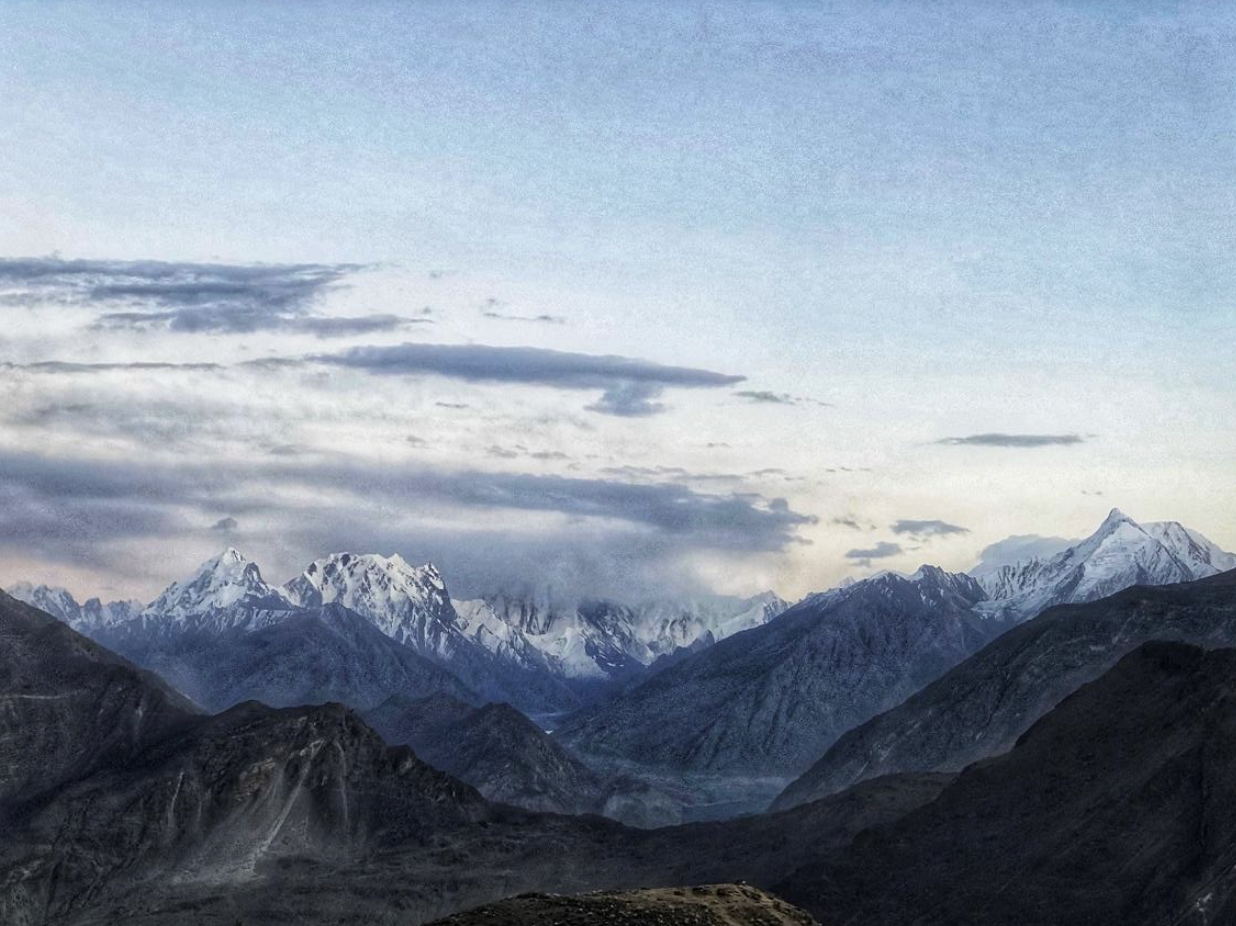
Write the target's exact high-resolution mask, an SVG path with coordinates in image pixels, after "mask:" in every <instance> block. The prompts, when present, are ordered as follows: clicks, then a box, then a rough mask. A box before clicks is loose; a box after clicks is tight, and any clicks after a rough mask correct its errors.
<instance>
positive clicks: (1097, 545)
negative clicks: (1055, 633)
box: [979, 508, 1236, 622]
mask: <svg viewBox="0 0 1236 926" xmlns="http://www.w3.org/2000/svg"><path fill="white" fill-rule="evenodd" d="M1233 566H1236V557H1233V556H1232V554H1229V553H1224V552H1223V551H1222V550H1220V549H1219V548H1218V547H1217V546H1215V545H1214V544H1213V543H1211V542H1210V541H1209V540H1207V539H1206V538H1205V537H1202V536H1201V535H1200V534H1198V533H1196V532H1194V531H1190V530H1188V529H1187V528H1185V527H1183V526H1182V525H1180V524H1177V523H1176V522H1174V521H1165V522H1160V523H1154V524H1147V525H1141V524H1138V523H1137V522H1136V521H1134V520H1133V519H1132V518H1130V517H1129V516H1128V515H1126V514H1125V513H1124V512H1122V511H1120V510H1119V509H1116V508H1113V509H1112V511H1111V513H1110V514H1109V515H1108V516H1107V518H1106V520H1104V522H1103V523H1102V524H1101V525H1100V526H1099V529H1098V530H1097V531H1095V532H1094V533H1093V534H1092V535H1091V536H1089V537H1088V538H1086V539H1085V540H1083V541H1082V542H1081V543H1079V544H1077V545H1075V546H1072V547H1070V548H1068V549H1067V550H1064V551H1063V552H1061V553H1058V554H1056V555H1055V556H1053V557H1051V558H1049V559H1046V560H1038V559H1035V560H1030V561H1029V562H1025V563H1018V564H1016V565H1009V566H1003V567H1001V568H999V569H996V570H994V571H991V572H986V573H984V574H983V575H982V576H981V577H980V578H979V582H980V584H981V585H982V586H983V590H984V591H985V592H986V593H987V596H988V599H989V600H988V601H986V602H984V603H983V604H981V605H980V606H979V610H980V611H981V612H983V613H984V614H986V615H988V616H990V617H992V618H993V619H998V620H1003V621H1011V622H1016V621H1021V620H1027V619H1029V618H1031V617H1034V616H1035V615H1036V614H1040V613H1042V612H1043V611H1044V610H1046V609H1047V608H1049V607H1052V606H1053V605H1057V604H1076V603H1081V602H1085V601H1094V600H1096V599H1099V598H1103V597H1106V596H1107V595H1112V594H1115V593H1116V592H1118V591H1121V590H1122V589H1126V588H1129V587H1130V586H1133V585H1170V584H1173V583H1176V582H1189V581H1192V580H1194V579H1202V578H1205V577H1207V576H1211V575H1215V574H1216V573H1218V572H1221V571H1223V570H1225V569H1230V568H1232V567H1233Z"/></svg>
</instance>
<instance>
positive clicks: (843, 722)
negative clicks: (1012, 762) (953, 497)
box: [558, 510, 1236, 811]
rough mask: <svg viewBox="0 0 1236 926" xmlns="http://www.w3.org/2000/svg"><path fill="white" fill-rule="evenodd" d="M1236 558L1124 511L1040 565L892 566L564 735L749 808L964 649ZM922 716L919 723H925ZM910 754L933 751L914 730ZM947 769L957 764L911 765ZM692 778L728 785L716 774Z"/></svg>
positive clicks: (586, 749) (654, 683)
mask: <svg viewBox="0 0 1236 926" xmlns="http://www.w3.org/2000/svg"><path fill="white" fill-rule="evenodd" d="M1229 564H1233V565H1236V557H1233V556H1232V555H1231V554H1228V553H1224V552H1223V551H1221V550H1219V548H1218V547H1216V546H1215V545H1214V544H1212V543H1210V542H1209V541H1207V540H1206V539H1205V538H1203V537H1201V536H1200V535H1198V534H1196V533H1195V532H1193V531H1189V530H1188V529H1186V528H1184V527H1182V526H1181V525H1179V524H1176V523H1174V522H1166V523H1157V524H1151V525H1148V526H1146V527H1142V526H1139V525H1137V524H1136V523H1135V522H1134V521H1132V519H1130V518H1128V517H1127V516H1126V515H1124V514H1123V513H1122V512H1120V511H1118V510H1113V511H1112V512H1111V514H1109V515H1108V517H1107V518H1106V519H1105V520H1104V521H1103V523H1102V524H1101V525H1100V526H1099V528H1098V529H1097V530H1096V531H1095V533H1094V534H1093V535H1091V536H1090V537H1088V538H1086V539H1085V540H1084V541H1081V542H1080V543H1078V544H1076V545H1074V546H1073V547H1070V548H1068V549H1066V550H1064V551H1063V552H1061V553H1059V554H1057V555H1056V556H1054V557H1052V558H1050V559H1049V560H1047V561H1045V562H1044V561H1038V560H1032V561H1031V562H1029V563H1025V564H1022V565H1021V566H1006V567H1004V568H1002V569H1000V570H998V571H996V572H993V573H988V574H984V575H983V576H981V577H980V578H979V579H974V578H972V577H970V576H967V575H960V574H951V573H947V572H944V571H943V570H941V569H938V568H935V567H930V566H925V567H922V568H921V569H919V570H918V571H917V572H915V573H914V574H912V575H910V576H902V575H899V574H897V573H891V572H888V573H881V574H877V575H876V576H873V577H872V578H869V579H865V580H863V581H860V582H855V583H851V584H848V585H846V586H842V587H840V588H837V589H833V590H831V591H828V592H825V593H822V594H818V595H812V596H809V597H808V598H806V599H805V600H803V601H802V602H800V603H799V604H797V605H796V606H794V607H793V608H791V609H789V610H788V611H786V612H785V613H784V614H782V615H781V616H780V617H779V618H778V619H777V620H775V621H772V622H770V623H769V624H767V625H765V626H762V627H759V628H755V629H752V630H750V631H748V632H746V633H743V634H740V635H738V636H735V637H732V638H730V639H729V640H727V641H724V642H722V643H719V644H717V645H715V646H713V647H711V648H709V649H707V650H705V651H703V652H700V653H697V654H694V655H692V656H690V657H688V658H686V659H684V660H683V661H681V662H680V663H679V664H678V665H676V666H674V667H673V668H671V669H668V670H666V671H665V672H663V673H660V674H659V675H657V676H655V677H653V678H651V679H649V680H648V681H647V682H645V683H643V684H642V685H639V686H638V687H636V688H634V689H632V690H630V691H628V692H625V693H624V694H622V695H620V696H618V697H616V698H612V699H609V700H607V701H603V702H600V703H598V704H596V705H593V706H591V707H588V708H585V709H583V710H581V711H579V712H577V713H576V714H575V715H573V716H572V717H571V718H569V719H568V720H567V721H566V722H565V723H564V724H563V726H562V727H561V729H560V730H559V733H558V735H560V736H561V737H562V739H563V740H564V741H565V742H567V743H568V744H569V745H571V746H572V747H573V748H574V749H576V751H577V752H578V753H579V754H580V755H582V756H583V757H584V758H585V759H587V760H590V761H592V762H593V763H594V764H618V765H620V766H621V767H624V768H626V769H627V770H628V771H631V770H643V773H644V774H664V773H665V772H667V771H669V770H672V771H674V772H677V773H683V772H686V773H688V774H696V775H701V776H711V778H713V779H715V777H716V776H718V775H719V776H722V777H723V778H725V779H727V780H730V781H732V782H733V784H734V788H736V789H737V790H740V791H741V792H742V793H743V794H744V795H745V796H746V799H747V801H748V803H746V804H741V805H739V806H740V807H741V809H744V810H753V809H757V807H758V800H759V798H760V797H761V795H765V794H766V795H767V797H768V798H771V797H772V796H773V793H772V791H774V790H775V789H777V788H779V787H780V785H779V784H778V781H780V782H781V783H782V784H788V783H789V781H790V779H792V778H794V777H796V776H798V775H800V774H802V773H804V772H806V771H807V769H808V767H809V766H811V765H812V763H814V762H815V761H816V760H817V759H819V758H820V757H821V756H822V755H824V753H825V752H826V751H828V750H829V749H830V747H832V746H833V744H834V743H835V742H836V741H837V740H838V738H840V737H842V736H843V735H844V734H847V731H851V730H854V729H855V728H860V729H862V725H863V724H866V723H868V722H869V721H871V722H873V723H874V721H872V718H875V717H877V716H878V715H881V714H883V713H884V712H886V711H890V710H893V709H897V710H903V709H904V708H902V707H899V705H901V704H902V702H903V701H905V699H906V698H909V697H910V696H912V695H915V694H916V692H919V691H920V689H922V688H923V687H924V686H927V685H929V684H930V683H932V682H935V681H936V679H938V678H939V677H940V676H943V675H944V674H945V673H946V672H949V670H951V669H953V667H954V666H956V665H958V663H962V662H963V661H964V660H966V659H967V657H971V656H973V654H975V653H978V652H979V651H980V650H982V651H983V653H984V654H987V653H989V652H990V648H988V649H984V647H986V646H987V645H988V644H992V645H993V646H994V645H998V644H996V643H993V641H997V639H998V638H1000V639H1007V640H1010V641H1012V640H1016V639H1020V637H1019V636H1018V635H1015V634H1010V635H1009V636H1008V637H1007V638H1004V637H1003V635H1004V634H1005V632H1006V631H1008V630H1009V628H1010V627H1011V626H1015V625H1016V624H1017V623H1019V622H1022V621H1025V620H1027V619H1029V618H1032V617H1034V616H1035V615H1036V614H1038V613H1040V611H1041V610H1042V609H1047V608H1050V607H1052V606H1054V605H1059V604H1062V603H1069V602H1084V601H1090V600H1093V599H1095V598H1097V597H1099V596H1101V595H1103V594H1109V593H1111V592H1115V591H1118V590H1120V589H1123V588H1126V587H1128V586H1130V585H1134V584H1139V583H1140V584H1146V585H1157V584H1163V583H1171V582H1180V581H1185V580H1190V579H1198V578H1203V577H1206V576H1210V575H1214V574H1216V573H1218V572H1219V571H1220V570H1221V569H1223V568H1225V567H1229ZM1146 638H1149V637H1145V636H1143V637H1142V639H1146ZM1010 645H1012V644H1011V643H1010ZM1096 645H1097V644H1096ZM1126 651H1127V650H1126ZM974 658H975V659H978V658H980V657H974ZM1112 661H1114V658H1113V660H1112ZM1110 664H1111V662H1110V661H1109V662H1108V663H1106V665H1110ZM1104 667H1106V666H1104ZM1022 677H1023V678H1030V677H1033V676H1025V675H1023V676H1022ZM928 690H931V689H930V688H929V689H928ZM1063 693H1064V692H1061V695H1062V694H1063ZM1051 703H1054V701H1051V700H1048V701H1047V706H1050V704H1051ZM944 716H947V714H945V715H944ZM1033 719H1034V717H1029V718H1027V719H1026V724H1027V725H1028V723H1029V722H1030V721H1032V720H1033ZM911 726H913V729H914V730H915V731H916V734H922V733H923V731H924V730H925V729H927V726H926V724H921V725H915V722H914V721H911ZM1021 729H1024V726H1023V727H1022V728H1021ZM903 732H904V731H903ZM1018 732H1020V730H1019V731H1018ZM856 735H857V734H851V736H856ZM900 735H902V734H900V733H899V734H896V735H894V736H893V738H892V740H888V741H886V740H884V739H881V740H880V741H879V743H878V744H876V745H875V746H873V750H874V751H876V752H878V754H879V755H880V756H881V757H883V758H882V761H885V762H888V761H891V760H888V759H887V756H889V755H893V754H896V753H897V752H898V751H899V750H898V747H897V746H896V743H895V742H894V740H896V742H902V741H901V740H897V736H900ZM914 742H915V743H916V744H917V742H918V740H914ZM1009 742H1011V741H1008V740H1001V744H1002V745H1004V746H1006V747H1007V745H1008V744H1009ZM900 751H903V752H905V753H907V754H908V753H913V754H914V755H916V756H919V757H922V756H925V755H927V754H928V753H927V752H925V751H923V750H919V749H918V748H917V746H916V745H915V746H912V745H909V741H905V742H904V743H903V745H902V746H901V747H900ZM972 757H975V756H972ZM855 761H856V762H857V764H858V765H860V766H861V765H862V763H863V761H864V760H863V759H862V758H858V759H856V760H855ZM962 764H964V762H963V763H962ZM872 767H873V768H874V767H878V768H882V769H885V770H888V771H892V770H898V769H899V768H901V767H899V766H896V765H890V764H873V766H872ZM938 767H940V768H942V767H947V768H949V769H950V770H955V769H957V768H960V767H961V766H960V765H957V764H955V763H954V764H950V765H946V766H937V765H935V764H930V763H928V764H921V763H920V764H907V765H905V766H904V769H905V770H934V769H936V768H938ZM870 774H876V772H874V771H873V772H871V773H870ZM870 774H868V773H864V774H863V775H862V776H861V777H870ZM855 780H857V779H855ZM697 787H698V789H699V790H701V791H704V790H705V789H709V790H711V791H716V790H718V788H720V789H721V790H730V789H726V788H724V787H721V786H719V785H718V784H717V783H716V782H715V780H709V781H707V782H706V783H705V782H701V783H700V784H699V785H698V786H697ZM704 799H705V800H707V799H710V798H709V797H708V796H705V798H704ZM732 806H733V805H727V806H726V807H725V810H727V811H729V810H731V809H732Z"/></svg>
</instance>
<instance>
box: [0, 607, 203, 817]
mask: <svg viewBox="0 0 1236 926" xmlns="http://www.w3.org/2000/svg"><path fill="white" fill-rule="evenodd" d="M197 713H198V710H197V708H195V707H194V706H193V705H192V704H191V703H189V702H188V701H186V700H185V699H184V698H183V697H181V696H180V695H179V694H177V693H176V692H174V691H173V690H172V689H170V688H169V687H167V686H166V685H165V684H163V682H162V681H160V680H159V679H157V678H156V677H154V676H153V675H150V674H149V673H147V672H143V671H141V670H139V669H137V668H136V667H135V666H133V665H131V664H130V663H128V662H126V661H125V660H124V659H121V658H120V657H119V656H117V655H116V654H114V653H111V652H109V651H108V650H106V649H104V648H103V647H101V646H99V645H98V644H96V643H93V642H91V641H90V640H88V639H86V638H85V637H83V636H81V635H80V634H77V633H75V632H74V631H72V630H70V629H69V628H68V627H67V626H66V625H65V624H63V623H61V622H59V621H57V620H55V619H54V618H52V617H51V616H49V615H47V614H45V613H44V612H42V611H39V610H37V609H35V608H32V607H30V606H29V605H26V604H25V603H23V602H20V601H17V600H16V599H14V598H11V597H9V596H8V595H6V594H4V593H3V592H0V802H3V801H5V800H7V799H10V798H12V797H14V796H16V795H24V796H35V795H37V794H38V793H41V792H43V791H46V790H50V789H54V788H56V787H58V786H59V785H61V784H63V783H64V782H66V781H70V780H72V779H75V778H79V777H81V776H83V775H88V774H90V773H91V772H94V771H96V770H98V769H99V768H102V767H104V766H105V765H108V764H110V763H113V762H123V761H127V760H128V759H130V758H132V757H133V756H135V755H136V754H138V753H140V752H141V750H142V749H143V748H144V747H145V746H146V745H147V744H148V743H150V742H153V741H154V740H156V739H158V738H160V737H162V736H164V735H166V734H167V733H168V732H169V731H173V730H176V729H178V728H180V727H181V726H183V725H184V724H185V723H188V722H189V721H190V720H192V718H194V716H195V715H197Z"/></svg>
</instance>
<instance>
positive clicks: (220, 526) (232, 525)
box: [210, 518, 240, 533]
mask: <svg viewBox="0 0 1236 926" xmlns="http://www.w3.org/2000/svg"><path fill="white" fill-rule="evenodd" d="M238 527H240V522H239V521H237V520H236V519H235V518H220V519H219V520H218V521H216V522H215V523H214V524H213V525H212V526H211V528H210V529H211V530H212V531H221V532H224V533H226V532H228V531H234V530H236V528H238Z"/></svg>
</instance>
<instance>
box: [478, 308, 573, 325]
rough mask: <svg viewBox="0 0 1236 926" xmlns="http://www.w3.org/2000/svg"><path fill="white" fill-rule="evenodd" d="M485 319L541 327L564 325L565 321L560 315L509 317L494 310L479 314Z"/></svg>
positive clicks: (486, 310) (485, 310)
mask: <svg viewBox="0 0 1236 926" xmlns="http://www.w3.org/2000/svg"><path fill="white" fill-rule="evenodd" d="M481 315H483V316H484V317H485V318H492V319H494V320H496V321H502V322H532V323H538V324H542V325H565V324H566V319H565V318H563V317H562V316H561V315H509V314H507V313H505V312H499V311H497V310H495V309H484V310H482V312H481Z"/></svg>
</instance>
